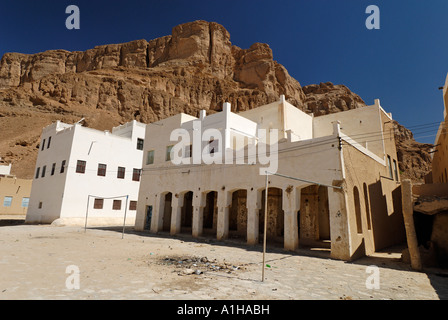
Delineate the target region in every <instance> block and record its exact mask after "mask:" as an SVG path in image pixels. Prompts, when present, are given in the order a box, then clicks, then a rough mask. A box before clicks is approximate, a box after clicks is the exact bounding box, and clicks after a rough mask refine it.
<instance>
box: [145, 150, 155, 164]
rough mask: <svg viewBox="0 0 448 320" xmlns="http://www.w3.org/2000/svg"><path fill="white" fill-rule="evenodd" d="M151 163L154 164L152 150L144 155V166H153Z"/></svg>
mask: <svg viewBox="0 0 448 320" xmlns="http://www.w3.org/2000/svg"><path fill="white" fill-rule="evenodd" d="M153 163H154V150H150V151H148V153H147V155H146V164H153Z"/></svg>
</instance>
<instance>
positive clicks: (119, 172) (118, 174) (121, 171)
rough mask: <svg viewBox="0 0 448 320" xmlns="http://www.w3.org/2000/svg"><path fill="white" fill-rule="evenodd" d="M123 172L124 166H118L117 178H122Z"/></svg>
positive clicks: (124, 170)
mask: <svg viewBox="0 0 448 320" xmlns="http://www.w3.org/2000/svg"><path fill="white" fill-rule="evenodd" d="M125 172H126V168H124V167H118V171H117V178H118V179H124V176H125Z"/></svg>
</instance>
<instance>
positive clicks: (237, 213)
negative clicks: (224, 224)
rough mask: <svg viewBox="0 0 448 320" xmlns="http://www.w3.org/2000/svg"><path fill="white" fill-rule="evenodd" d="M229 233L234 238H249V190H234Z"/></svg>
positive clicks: (230, 209)
mask: <svg viewBox="0 0 448 320" xmlns="http://www.w3.org/2000/svg"><path fill="white" fill-rule="evenodd" d="M229 234H230V237H232V238H240V237H243V238H244V239H246V238H247V190H246V189H237V190H234V191H232V204H231V205H230V208H229Z"/></svg>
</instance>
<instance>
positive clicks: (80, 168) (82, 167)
mask: <svg viewBox="0 0 448 320" xmlns="http://www.w3.org/2000/svg"><path fill="white" fill-rule="evenodd" d="M76 172H77V173H85V172H86V162H85V161H83V160H78V162H77V163H76Z"/></svg>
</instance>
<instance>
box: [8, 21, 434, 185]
mask: <svg viewBox="0 0 448 320" xmlns="http://www.w3.org/2000/svg"><path fill="white" fill-rule="evenodd" d="M282 94H284V95H285V96H286V98H287V100H288V101H289V102H290V103H292V104H293V105H295V106H297V107H298V108H300V109H301V110H303V111H305V112H307V113H314V114H315V115H316V116H318V115H323V114H327V113H331V112H339V111H344V110H349V109H352V108H358V107H362V106H364V105H365V103H364V101H363V100H362V99H361V98H360V97H359V96H358V95H356V94H354V93H352V92H351V91H350V90H349V89H348V88H347V87H345V86H343V85H333V84H331V83H321V84H319V85H311V86H306V87H303V88H302V86H301V85H300V83H299V82H298V81H297V80H295V79H294V78H292V77H291V76H290V75H289V74H288V71H287V70H286V68H285V67H284V66H282V65H281V64H279V63H278V62H276V61H275V60H274V59H273V53H272V50H271V49H270V47H269V46H268V45H267V44H262V43H255V44H253V45H252V46H251V47H250V48H248V49H241V48H239V47H237V46H234V45H232V43H231V42H230V34H229V33H228V31H227V30H226V29H225V28H224V27H223V26H221V25H219V24H217V23H214V22H206V21H195V22H191V23H186V24H182V25H179V26H176V27H174V28H173V30H172V34H171V35H168V36H165V37H162V38H158V39H154V40H151V41H146V40H136V41H132V42H129V43H124V44H112V45H104V46H98V47H95V48H93V49H90V50H87V51H84V52H78V51H77V52H69V51H65V50H51V51H46V52H43V53H37V54H30V55H27V54H20V53H7V54H5V55H4V56H3V58H2V59H1V61H0V126H1V128H2V130H1V132H0V156H1V157H3V158H4V159H5V160H7V161H11V162H13V164H14V165H13V173H15V174H17V175H18V176H19V177H25V178H32V175H33V171H34V163H35V159H36V156H37V148H38V144H39V140H40V139H39V137H40V133H41V129H42V127H44V126H46V125H48V124H50V123H51V122H52V121H54V120H57V119H59V120H62V121H64V122H67V123H73V122H76V121H78V120H79V119H81V118H85V119H86V120H85V125H87V126H89V127H93V128H97V129H101V130H104V129H110V128H111V127H112V126H115V125H118V124H120V123H124V122H127V121H129V120H132V119H136V120H138V121H141V122H145V123H148V122H152V121H156V120H159V119H162V118H165V117H168V116H171V115H174V114H177V113H179V112H185V113H188V114H191V115H194V116H198V115H199V110H201V109H206V110H207V111H208V113H213V112H216V111H219V110H221V107H222V104H223V102H226V101H227V102H230V103H231V104H232V110H233V111H236V112H238V111H243V110H247V109H251V108H255V107H257V106H260V105H263V104H267V103H270V102H273V101H275V100H277V99H278V98H279V97H280V95H282ZM404 152H406V151H404ZM425 161H426V160H425Z"/></svg>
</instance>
